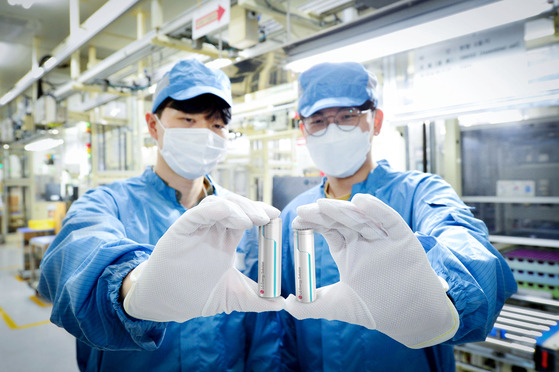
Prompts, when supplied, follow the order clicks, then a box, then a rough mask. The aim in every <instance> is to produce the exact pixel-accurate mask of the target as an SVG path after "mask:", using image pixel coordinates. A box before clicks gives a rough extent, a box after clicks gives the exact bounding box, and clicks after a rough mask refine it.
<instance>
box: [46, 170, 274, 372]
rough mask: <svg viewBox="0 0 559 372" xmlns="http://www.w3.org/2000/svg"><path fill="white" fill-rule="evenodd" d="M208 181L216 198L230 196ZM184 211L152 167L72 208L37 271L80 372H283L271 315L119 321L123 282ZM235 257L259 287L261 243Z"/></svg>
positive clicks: (242, 248) (97, 191)
mask: <svg viewBox="0 0 559 372" xmlns="http://www.w3.org/2000/svg"><path fill="white" fill-rule="evenodd" d="M210 182H211V183H212V185H213V186H214V190H215V194H216V195H223V194H224V193H225V192H227V191H226V190H224V189H222V188H220V187H219V186H217V185H216V184H214V183H213V182H212V181H211V179H210ZM185 211H186V209H185V208H184V207H183V206H181V205H180V204H179V202H178V201H177V196H176V191H175V190H174V189H172V188H170V187H169V186H167V185H166V184H165V182H164V181H163V180H162V179H161V178H159V176H157V175H156V174H155V173H154V171H153V170H152V168H149V167H148V168H147V169H146V170H145V171H144V173H143V174H142V175H141V176H139V177H134V178H130V179H128V180H125V181H119V182H115V183H113V184H110V185H107V186H101V187H98V188H95V189H92V190H89V191H88V192H87V193H86V194H84V195H83V196H82V197H80V198H79V199H78V200H77V201H76V202H74V203H73V204H72V206H71V208H70V209H69V211H68V213H67V215H66V218H65V220H64V223H63V226H62V229H61V231H60V233H59V234H58V235H57V236H56V238H55V240H54V241H53V243H52V244H51V246H50V247H49V248H48V250H47V252H46V254H45V256H44V258H43V260H42V262H41V279H40V282H39V287H38V290H39V292H40V294H41V295H43V296H44V297H46V298H47V299H49V300H50V301H52V303H53V308H52V314H51V321H52V322H53V323H54V324H56V325H58V326H60V327H63V328H64V329H66V330H67V331H68V332H69V333H71V334H72V335H74V336H75V337H76V339H77V359H78V365H79V367H80V370H82V371H150V372H154V371H164V372H169V371H262V370H277V369H279V366H280V360H279V353H278V348H279V340H280V336H279V332H280V330H279V321H278V318H277V313H261V314H257V313H238V312H233V313H232V314H230V315H227V314H218V315H215V316H212V317H202V318H196V319H192V320H190V321H187V322H185V323H175V322H169V323H158V322H151V321H145V320H139V319H135V318H133V317H130V316H128V315H127V314H126V313H125V312H124V309H123V307H122V302H121V301H120V300H119V291H120V287H121V283H122V280H123V279H124V277H125V276H126V275H127V274H128V273H129V272H130V271H131V270H132V269H133V268H135V267H136V266H137V265H139V264H140V263H141V262H143V261H145V260H147V258H148V257H149V255H150V253H151V252H152V250H153V249H154V247H155V244H156V243H157V241H158V240H159V238H160V237H161V236H162V235H163V234H164V233H165V231H166V230H167V229H168V228H169V227H170V226H171V225H172V224H173V222H175V220H176V219H177V218H178V217H179V216H180V215H181V214H183V213H184V212H185ZM249 231H251V230H249ZM245 235H246V234H245ZM253 235H255V234H253V233H251V236H253ZM244 242H246V243H247V244H244ZM237 250H238V255H237V256H238V257H241V258H243V262H240V263H239V266H241V267H243V270H242V271H243V272H244V273H245V274H247V275H249V276H251V277H252V278H253V279H256V276H257V264H256V263H257V254H258V247H257V242H255V241H254V240H250V239H244V240H243V242H241V244H240V245H239V247H238V249H237Z"/></svg>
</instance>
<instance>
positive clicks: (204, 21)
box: [195, 5, 225, 30]
mask: <svg viewBox="0 0 559 372" xmlns="http://www.w3.org/2000/svg"><path fill="white" fill-rule="evenodd" d="M223 13H225V9H224V8H223V7H222V6H221V5H218V6H217V9H216V10H214V11H212V12H209V13H208V14H206V15H204V16H202V17H200V18H198V19H197V20H196V23H195V27H196V29H197V30H199V29H201V28H202V27H205V26H207V25H209V24H211V23H212V22H219V21H220V20H221V17H223Z"/></svg>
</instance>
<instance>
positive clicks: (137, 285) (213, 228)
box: [124, 194, 285, 322]
mask: <svg viewBox="0 0 559 372" xmlns="http://www.w3.org/2000/svg"><path fill="white" fill-rule="evenodd" d="M278 216H279V211H278V210H277V209H276V208H274V207H271V206H269V205H266V204H264V203H262V202H254V201H251V200H249V199H247V198H244V197H242V196H239V195H236V194H228V195H226V196H224V197H217V196H208V197H206V198H205V199H204V200H202V202H201V203H200V204H198V205H197V206H196V207H194V208H192V209H189V210H188V211H186V212H185V213H184V214H183V215H182V216H181V217H180V218H179V219H178V220H177V221H176V222H175V223H174V224H173V225H172V226H171V227H170V228H169V229H168V230H167V232H166V233H165V234H164V235H163V236H162V237H161V239H159V241H158V242H157V244H156V246H155V248H154V250H153V252H152V254H151V256H150V257H149V259H148V260H147V261H145V262H143V263H142V264H140V265H139V266H138V267H137V268H135V269H134V270H133V272H132V273H131V279H132V283H133V284H132V286H131V288H130V290H129V292H128V293H127V295H126V297H125V299H124V309H125V310H126V312H127V313H128V314H129V315H131V316H133V317H135V318H139V319H146V320H153V321H175V322H184V321H187V320H189V319H192V318H196V317H200V316H211V315H215V314H219V313H223V312H225V313H231V312H232V311H242V312H261V311H278V310H281V309H283V308H284V305H285V302H284V299H283V298H276V299H264V298H261V297H259V296H258V294H257V290H258V289H257V284H256V283H255V282H254V281H253V280H251V279H250V278H248V277H247V276H245V275H243V274H242V273H241V272H239V271H238V270H237V269H236V268H235V267H234V260H235V251H236V248H237V246H238V244H239V242H240V240H241V238H242V235H243V233H244V231H245V230H246V229H249V228H252V226H253V225H263V224H266V223H268V222H269V221H270V219H271V218H276V217H278Z"/></svg>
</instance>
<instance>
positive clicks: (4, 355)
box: [0, 239, 78, 372]
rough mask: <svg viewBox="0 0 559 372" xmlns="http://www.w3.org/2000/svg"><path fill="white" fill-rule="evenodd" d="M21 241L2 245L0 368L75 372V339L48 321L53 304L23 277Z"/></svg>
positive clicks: (25, 370)
mask: <svg viewBox="0 0 559 372" xmlns="http://www.w3.org/2000/svg"><path fill="white" fill-rule="evenodd" d="M22 249H23V248H22V247H21V244H18V243H17V242H10V240H9V239H8V240H7V243H4V244H0V370H1V371H6V372H11V371H24V372H27V371H57V372H76V371H78V366H77V363H76V351H75V340H74V338H73V337H72V336H71V335H70V334H69V333H67V332H66V331H65V330H63V329H62V328H59V327H57V326H55V325H54V324H52V323H51V322H50V321H49V317H50V312H51V309H52V305H51V304H50V303H49V302H48V301H46V300H45V299H43V298H41V297H39V296H38V295H37V294H36V292H35V290H34V289H33V288H31V286H30V285H29V284H28V282H27V281H25V280H22V278H21V275H20V274H21V270H22V267H23V251H22Z"/></svg>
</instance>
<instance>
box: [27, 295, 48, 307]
mask: <svg viewBox="0 0 559 372" xmlns="http://www.w3.org/2000/svg"><path fill="white" fill-rule="evenodd" d="M29 299H30V300H31V301H33V302H34V303H35V304H37V305H39V306H41V307H51V306H52V304H51V303H49V302H44V301H43V300H41V299H40V298H39V297H37V296H31V297H29Z"/></svg>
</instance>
